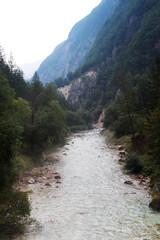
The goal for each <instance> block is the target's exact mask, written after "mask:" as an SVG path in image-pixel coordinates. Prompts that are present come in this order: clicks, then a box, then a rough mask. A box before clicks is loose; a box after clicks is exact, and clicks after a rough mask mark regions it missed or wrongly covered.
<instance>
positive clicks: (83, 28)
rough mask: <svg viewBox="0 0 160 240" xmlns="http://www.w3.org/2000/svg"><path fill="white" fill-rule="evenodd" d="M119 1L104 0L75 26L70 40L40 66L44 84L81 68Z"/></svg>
mask: <svg viewBox="0 0 160 240" xmlns="http://www.w3.org/2000/svg"><path fill="white" fill-rule="evenodd" d="M118 1H119V0H102V2H101V3H100V4H99V6H98V7H96V8H95V9H94V10H93V11H92V12H91V13H90V14H89V15H88V16H87V17H85V18H84V19H82V20H81V21H79V22H78V23H76V24H75V25H74V27H73V28H72V30H71V32H70V33H69V36H68V39H67V40H66V41H64V42H63V43H61V44H60V45H58V46H57V47H56V48H55V50H54V51H53V52H52V54H51V55H50V56H48V57H47V58H46V59H45V60H44V61H43V62H42V64H41V65H40V67H39V69H38V74H39V76H40V79H41V81H42V82H44V83H46V82H50V81H53V80H54V79H56V78H58V77H66V75H67V73H69V72H73V71H75V70H76V69H77V68H78V67H80V66H81V65H82V64H83V63H84V61H85V59H86V57H87V55H88V52H89V50H90V48H91V46H92V45H93V42H94V40H95V38H96V36H97V33H98V32H99V29H100V28H101V26H102V25H103V24H104V22H105V21H106V19H107V18H109V17H110V16H111V14H112V13H113V11H114V9H115V6H116V4H117V3H118Z"/></svg>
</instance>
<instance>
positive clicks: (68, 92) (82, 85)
mask: <svg viewBox="0 0 160 240" xmlns="http://www.w3.org/2000/svg"><path fill="white" fill-rule="evenodd" d="M97 75H98V73H97V72H95V71H92V70H90V71H88V72H86V73H85V74H83V75H82V76H81V77H79V78H77V79H75V80H74V81H73V82H72V83H71V84H70V85H68V86H65V87H63V88H59V89H58V90H59V91H60V92H62V94H63V95H64V96H65V98H66V100H68V101H69V102H70V103H72V104H74V105H76V106H77V107H79V108H83V109H85V108H87V104H88V101H89V99H90V95H91V93H92V90H93V89H94V88H95V86H96V81H97Z"/></svg>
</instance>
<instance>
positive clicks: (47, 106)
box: [0, 48, 92, 238]
mask: <svg viewBox="0 0 160 240" xmlns="http://www.w3.org/2000/svg"><path fill="white" fill-rule="evenodd" d="M91 123H92V117H91V114H90V113H89V112H88V111H86V110H79V109H76V108H75V107H74V106H72V105H70V104H69V103H67V102H66V101H65V99H64V97H63V96H62V95H61V94H59V93H58V91H57V89H56V86H55V84H54V83H53V82H51V83H48V84H46V85H43V84H42V82H41V81H40V79H39V76H38V74H37V72H35V74H34V76H33V78H32V81H31V82H26V81H25V80H24V78H23V72H22V71H21V70H20V69H19V68H18V67H17V66H16V65H15V64H14V60H13V58H10V59H9V60H8V62H7V61H6V57H5V54H4V51H3V49H2V48H1V51H0V149H1V151H0V238H3V237H4V236H5V234H6V236H10V237H11V236H12V235H13V234H15V233H20V232H22V231H23V230H24V228H25V227H26V225H27V224H29V223H30V222H31V221H32V219H30V218H29V216H30V210H31V209H30V204H29V201H28V197H27V193H23V192H20V191H18V190H16V183H17V181H18V179H19V177H20V176H21V174H23V171H25V170H26V169H30V168H31V167H33V166H35V165H38V164H41V163H43V161H44V156H45V154H47V153H49V152H50V151H53V150H54V149H55V148H56V147H58V146H61V145H62V144H64V142H65V138H66V136H67V134H68V133H69V132H70V131H77V130H84V129H88V128H90V127H91Z"/></svg>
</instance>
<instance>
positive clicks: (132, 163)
mask: <svg viewBox="0 0 160 240" xmlns="http://www.w3.org/2000/svg"><path fill="white" fill-rule="evenodd" d="M125 169H126V170H128V171H129V172H130V173H134V174H138V173H141V171H142V169H143V164H142V162H141V161H140V159H139V156H138V154H137V153H136V152H130V153H129V154H128V155H127V158H126V163H125Z"/></svg>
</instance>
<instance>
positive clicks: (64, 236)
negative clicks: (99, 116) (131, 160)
mask: <svg viewBox="0 0 160 240" xmlns="http://www.w3.org/2000/svg"><path fill="white" fill-rule="evenodd" d="M55 154H56V157H58V158H59V159H60V161H59V162H57V163H56V164H54V165H50V166H49V168H50V171H53V172H55V171H56V172H57V173H58V174H59V175H60V177H61V179H59V181H57V183H56V182H55V181H53V180H52V179H50V180H49V181H50V186H48V187H47V186H46V187H44V186H43V187H42V183H41V184H40V183H39V184H35V185H32V186H31V188H32V190H33V193H32V194H30V200H31V203H32V217H33V218H35V219H36V220H37V221H38V222H39V223H40V226H31V227H30V229H28V230H27V231H26V233H25V234H24V235H23V236H21V237H19V238H18V239H17V240H33V239H34V240H132V239H133V240H158V239H160V214H158V213H156V212H154V211H152V210H151V209H150V208H149V207H148V204H149V202H150V200H151V197H150V195H149V193H148V191H147V190H145V189H144V187H143V186H141V185H139V182H138V181H137V180H132V181H133V184H132V185H126V184H124V182H125V181H126V180H130V177H129V176H128V175H125V174H124V173H123V171H122V166H121V165H119V164H118V152H117V151H116V150H111V149H109V148H108V147H107V144H106V142H105V137H104V136H102V135H101V134H100V131H99V130H91V131H88V132H87V131H86V132H82V133H78V134H74V135H72V136H70V137H69V139H68V143H67V145H65V146H64V147H63V148H61V149H59V151H58V152H56V153H55Z"/></svg>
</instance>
